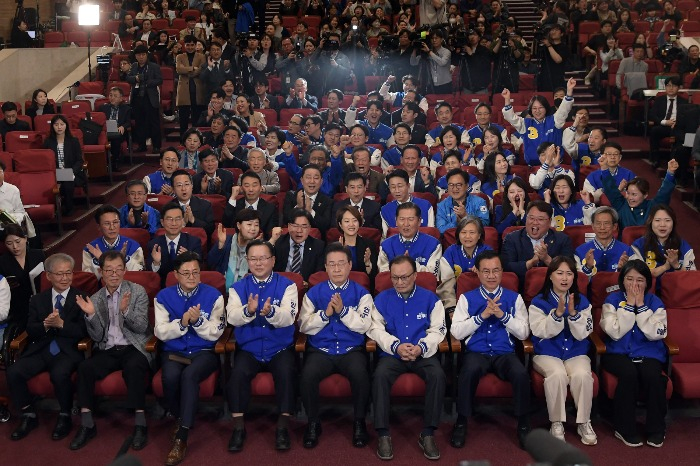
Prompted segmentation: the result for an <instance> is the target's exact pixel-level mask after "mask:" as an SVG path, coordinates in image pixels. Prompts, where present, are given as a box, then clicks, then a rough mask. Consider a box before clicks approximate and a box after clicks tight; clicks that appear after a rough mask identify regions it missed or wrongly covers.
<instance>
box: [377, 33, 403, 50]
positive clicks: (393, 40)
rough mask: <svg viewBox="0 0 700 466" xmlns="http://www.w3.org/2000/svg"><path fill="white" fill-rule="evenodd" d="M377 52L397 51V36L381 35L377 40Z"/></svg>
mask: <svg viewBox="0 0 700 466" xmlns="http://www.w3.org/2000/svg"><path fill="white" fill-rule="evenodd" d="M378 48H379V50H380V51H382V52H385V53H386V52H393V51H395V50H398V49H399V36H390V35H383V36H381V38H380V39H379V47H378Z"/></svg>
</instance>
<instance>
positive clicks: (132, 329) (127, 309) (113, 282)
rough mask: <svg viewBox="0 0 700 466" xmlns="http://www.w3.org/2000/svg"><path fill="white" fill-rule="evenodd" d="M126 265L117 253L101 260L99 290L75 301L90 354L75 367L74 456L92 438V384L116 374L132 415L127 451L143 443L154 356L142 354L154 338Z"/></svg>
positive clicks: (144, 305) (140, 292)
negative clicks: (121, 380)
mask: <svg viewBox="0 0 700 466" xmlns="http://www.w3.org/2000/svg"><path fill="white" fill-rule="evenodd" d="M125 271H126V261H125V258H124V255H123V254H122V253H121V252H120V251H114V250H112V251H106V252H105V253H104V254H102V255H101V256H100V272H101V273H100V275H101V276H102V279H103V281H104V284H105V286H104V288H102V289H100V290H99V291H98V292H97V293H95V294H94V295H92V297H90V298H88V299H87V300H84V299H82V298H81V297H78V298H77V299H76V301H77V304H78V306H79V307H80V309H81V310H82V311H83V313H84V316H85V323H86V326H87V331H88V334H89V335H90V338H92V340H93V341H94V342H95V349H96V351H95V353H94V354H93V355H92V357H90V358H88V359H86V360H84V361H83V362H81V363H80V365H79V366H78V404H79V405H80V414H81V416H80V417H81V424H80V428H79V429H78V432H77V433H76V434H75V438H73V441H72V442H71V444H70V449H71V450H78V449H80V448H82V447H84V446H85V445H87V443H88V442H89V441H90V440H91V439H93V438H94V437H95V436H96V435H97V427H95V421H94V419H93V416H92V411H93V410H94V408H95V382H97V381H98V380H102V379H104V378H105V377H107V376H108V375H109V374H111V373H112V372H115V371H118V370H121V371H122V377H123V378H124V381H125V382H126V387H127V401H128V404H129V407H130V408H131V409H134V410H135V412H136V414H135V418H136V419H135V427H134V433H133V436H132V441H131V446H132V447H133V448H134V450H140V449H142V448H143V447H145V446H146V443H147V442H148V433H147V432H148V431H147V427H146V414H145V407H146V378H147V377H148V374H149V370H150V368H151V365H152V364H153V359H154V354H153V353H149V352H147V351H146V343H147V342H148V340H150V339H151V337H152V336H153V330H152V329H151V327H150V326H149V325H148V295H147V294H146V290H145V289H144V288H143V286H141V285H139V284H137V283H132V282H129V281H125V280H124V272H125Z"/></svg>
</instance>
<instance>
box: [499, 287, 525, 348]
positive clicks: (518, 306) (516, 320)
mask: <svg viewBox="0 0 700 466" xmlns="http://www.w3.org/2000/svg"><path fill="white" fill-rule="evenodd" d="M504 312H505V311H504ZM505 326H506V330H508V333H510V334H511V335H513V336H514V337H516V338H517V339H518V340H524V339H526V338H527V337H528V336H529V335H530V326H529V325H528V322H527V308H525V301H523V297H522V296H520V295H518V297H517V299H516V300H515V315H514V316H512V317H511V318H510V319H508V321H507V322H506V323H505Z"/></svg>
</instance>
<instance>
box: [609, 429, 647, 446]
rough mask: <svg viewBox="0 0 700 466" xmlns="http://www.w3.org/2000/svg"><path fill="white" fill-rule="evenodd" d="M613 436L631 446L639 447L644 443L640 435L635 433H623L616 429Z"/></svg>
mask: <svg viewBox="0 0 700 466" xmlns="http://www.w3.org/2000/svg"><path fill="white" fill-rule="evenodd" d="M615 438H618V439H620V440H621V441H622V443H624V444H625V445H627V446H628V447H632V448H636V447H641V446H642V445H644V442H642V439H641V437H640V436H639V435H637V434H632V435H629V434H628V435H623V434H622V433H621V432H620V431H618V430H616V431H615Z"/></svg>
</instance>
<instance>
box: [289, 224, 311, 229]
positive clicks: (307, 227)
mask: <svg viewBox="0 0 700 466" xmlns="http://www.w3.org/2000/svg"><path fill="white" fill-rule="evenodd" d="M289 226H290V227H294V228H299V229H300V230H308V229H309V228H311V226H309V225H299V224H298V223H290V224H289Z"/></svg>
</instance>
